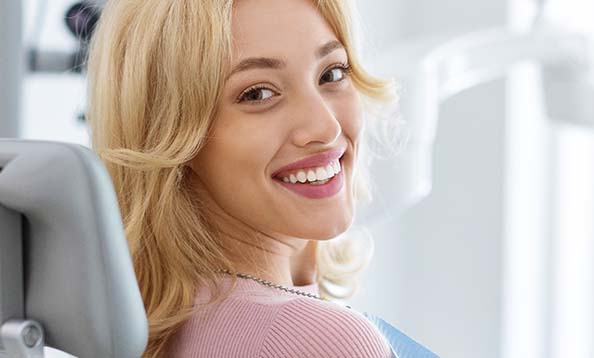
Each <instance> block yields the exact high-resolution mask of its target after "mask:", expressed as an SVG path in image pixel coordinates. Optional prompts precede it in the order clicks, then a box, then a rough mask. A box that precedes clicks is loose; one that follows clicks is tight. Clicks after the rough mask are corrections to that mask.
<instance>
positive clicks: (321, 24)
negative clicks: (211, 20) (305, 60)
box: [231, 0, 337, 63]
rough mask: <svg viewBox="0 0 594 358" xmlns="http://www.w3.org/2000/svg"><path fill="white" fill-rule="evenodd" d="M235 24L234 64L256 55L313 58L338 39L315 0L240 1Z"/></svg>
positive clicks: (235, 12)
mask: <svg viewBox="0 0 594 358" xmlns="http://www.w3.org/2000/svg"><path fill="white" fill-rule="evenodd" d="M231 26H232V34H233V47H234V56H233V62H234V63H237V62H239V61H241V59H242V58H247V57H254V56H266V57H283V58H287V59H292V58H293V57H294V56H295V55H299V57H311V58H313V57H314V56H315V50H316V49H317V48H319V47H320V46H321V45H323V44H325V43H327V42H329V41H331V40H336V38H337V37H336V36H335V34H334V33H333V31H332V29H331V27H330V25H329V24H328V23H327V22H326V20H325V19H324V17H323V16H322V14H321V13H320V12H319V11H318V10H317V9H316V7H315V5H314V4H313V3H312V1H311V0H238V1H236V3H235V5H234V8H233V18H232V24H231Z"/></svg>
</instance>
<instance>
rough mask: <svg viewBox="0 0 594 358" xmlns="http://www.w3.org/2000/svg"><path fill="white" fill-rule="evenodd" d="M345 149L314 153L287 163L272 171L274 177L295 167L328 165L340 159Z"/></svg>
mask: <svg viewBox="0 0 594 358" xmlns="http://www.w3.org/2000/svg"><path fill="white" fill-rule="evenodd" d="M344 152H345V150H344V149H333V150H329V151H327V152H323V153H318V154H314V155H312V156H309V157H306V158H303V159H300V160H298V161H296V162H293V163H291V164H288V165H285V166H284V167H282V168H280V169H278V170H276V171H275V172H274V173H272V177H273V178H274V177H278V176H279V174H282V173H284V172H288V171H291V170H294V169H303V168H312V167H321V166H325V165H328V164H329V163H330V162H332V161H333V160H336V159H339V158H340V157H342V155H343V154H344Z"/></svg>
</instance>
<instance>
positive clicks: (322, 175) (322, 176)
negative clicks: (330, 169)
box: [316, 168, 328, 180]
mask: <svg viewBox="0 0 594 358" xmlns="http://www.w3.org/2000/svg"><path fill="white" fill-rule="evenodd" d="M316 178H317V179H318V180H326V179H328V174H326V169H324V168H318V169H316Z"/></svg>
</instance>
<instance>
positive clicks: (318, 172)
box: [282, 160, 342, 184]
mask: <svg viewBox="0 0 594 358" xmlns="http://www.w3.org/2000/svg"><path fill="white" fill-rule="evenodd" d="M341 169H342V168H341V167H340V162H339V161H338V160H335V161H333V162H331V163H329V164H328V165H326V166H325V167H318V168H312V169H310V170H308V171H307V172H305V171H304V170H299V171H298V172H297V173H293V174H291V175H289V176H288V177H284V178H282V180H283V181H284V182H285V183H289V182H290V183H293V184H295V183H297V182H299V183H305V182H318V183H317V184H324V183H325V182H327V181H328V180H329V179H330V178H332V177H334V176H335V175H336V174H338V173H340V172H341Z"/></svg>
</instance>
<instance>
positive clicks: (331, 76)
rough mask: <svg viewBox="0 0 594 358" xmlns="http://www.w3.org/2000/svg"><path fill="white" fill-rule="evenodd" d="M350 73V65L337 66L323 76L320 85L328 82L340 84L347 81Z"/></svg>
mask: <svg viewBox="0 0 594 358" xmlns="http://www.w3.org/2000/svg"><path fill="white" fill-rule="evenodd" d="M349 71H350V67H349V66H348V65H345V64H340V65H338V66H335V67H333V68H331V69H329V70H328V71H326V72H325V73H324V74H323V75H322V78H320V84H324V83H327V82H340V81H342V80H344V79H345V77H346V76H347V74H348V73H349Z"/></svg>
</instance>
